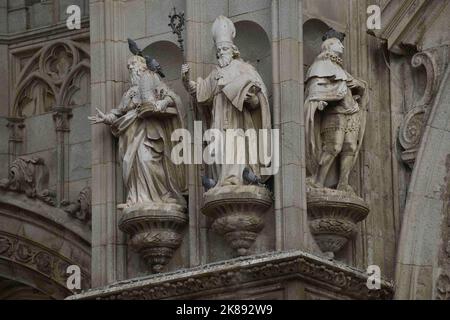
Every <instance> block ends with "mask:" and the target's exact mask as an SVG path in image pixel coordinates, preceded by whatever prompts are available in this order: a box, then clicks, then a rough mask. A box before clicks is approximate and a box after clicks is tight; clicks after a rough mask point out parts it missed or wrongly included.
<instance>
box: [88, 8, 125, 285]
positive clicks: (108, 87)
mask: <svg viewBox="0 0 450 320" xmlns="http://www.w3.org/2000/svg"><path fill="white" fill-rule="evenodd" d="M123 7H124V1H120V0H100V1H91V2H90V17H91V19H90V32H91V37H90V40H91V44H90V48H91V61H92V64H91V66H92V67H91V92H92V93H91V95H92V96H91V108H92V110H91V114H95V112H96V111H95V108H99V109H100V110H102V111H103V112H107V111H109V110H111V109H113V108H115V107H116V106H117V105H118V103H119V101H120V98H121V96H122V93H123V91H124V87H125V86H124V85H125V81H124V80H123V79H125V75H126V72H127V70H126V63H124V62H125V61H126V52H127V45H126V36H125V34H124V16H123ZM86 121H88V120H87V119H86ZM91 128H92V129H91V130H92V271H91V273H92V286H93V287H98V286H103V285H106V284H109V283H112V282H115V281H118V280H121V279H124V278H125V274H126V257H125V255H126V241H125V240H126V239H125V236H124V234H123V233H122V232H121V231H120V230H119V229H118V221H119V217H118V213H117V208H116V206H117V203H120V202H121V200H122V197H123V190H122V178H121V170H120V167H119V166H120V164H119V159H118V157H117V151H116V141H115V140H114V138H113V136H112V135H111V132H110V129H109V127H108V126H102V125H93V126H92V127H91Z"/></svg>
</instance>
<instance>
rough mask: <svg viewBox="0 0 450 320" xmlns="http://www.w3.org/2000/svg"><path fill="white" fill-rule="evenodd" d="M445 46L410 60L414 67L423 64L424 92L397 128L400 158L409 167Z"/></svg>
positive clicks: (444, 60)
mask: <svg viewBox="0 0 450 320" xmlns="http://www.w3.org/2000/svg"><path fill="white" fill-rule="evenodd" d="M447 52H448V48H447V47H445V46H444V47H438V48H434V49H430V50H426V51H422V52H418V53H416V54H415V55H414V56H413V57H412V60H411V65H412V66H413V67H414V68H418V67H420V66H423V67H424V68H425V71H426V85H425V89H424V93H423V95H422V97H421V98H420V99H418V100H417V101H416V102H415V103H414V105H413V106H412V108H410V110H409V111H408V113H407V114H406V115H405V118H404V120H403V122H402V123H401V125H400V130H399V137H398V138H399V142H400V145H401V147H402V149H403V151H402V152H401V158H402V160H403V161H404V162H405V163H406V164H407V165H408V166H409V167H410V168H413V167H414V161H415V159H416V154H417V151H418V149H419V146H420V141H421V138H422V134H423V129H424V128H425V125H426V122H427V120H428V115H429V113H430V111H431V110H430V109H431V105H432V103H433V97H435V96H436V93H437V90H438V88H439V84H440V81H441V73H442V70H443V68H444V67H445V65H446V64H447V63H448V61H447V59H448V58H447V54H448V53H447Z"/></svg>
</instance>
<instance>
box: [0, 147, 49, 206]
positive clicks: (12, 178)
mask: <svg viewBox="0 0 450 320" xmlns="http://www.w3.org/2000/svg"><path fill="white" fill-rule="evenodd" d="M48 178H49V176H48V168H47V166H46V165H45V162H44V159H42V158H40V157H35V156H32V157H27V156H22V157H19V158H17V159H16V160H14V162H13V163H12V165H11V167H10V168H9V175H8V178H7V179H2V180H1V181H0V189H6V190H11V191H15V192H20V193H25V194H26V195H27V196H28V197H30V198H37V199H40V200H42V201H44V202H46V203H47V204H50V205H54V204H55V201H54V198H55V194H54V192H52V191H50V190H49V189H48Z"/></svg>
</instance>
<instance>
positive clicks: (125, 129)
mask: <svg viewBox="0 0 450 320" xmlns="http://www.w3.org/2000/svg"><path fill="white" fill-rule="evenodd" d="M129 43H130V50H131V48H134V49H136V48H137V47H135V43H134V42H132V41H131V42H130V41H129ZM131 44H133V45H134V46H131ZM131 51H132V52H133V53H134V54H135V55H134V56H132V57H131V58H130V59H129V60H128V70H129V71H130V80H131V86H130V88H129V89H128V90H127V92H125V94H124V95H123V97H122V101H121V102H120V104H119V106H118V107H117V108H116V109H113V110H111V112H109V113H108V114H104V113H102V112H101V111H100V110H98V109H97V112H98V113H97V115H95V116H93V117H90V120H91V121H92V122H93V123H105V124H108V125H109V126H111V131H112V133H113V134H114V136H116V137H118V138H119V153H120V156H121V157H122V159H123V181H124V184H125V187H126V191H127V198H126V202H125V203H124V204H119V205H118V206H117V207H118V208H119V209H120V210H121V211H122V215H121V218H120V221H119V229H120V230H122V231H123V232H125V233H127V234H128V235H129V236H130V238H129V241H128V243H129V245H130V246H131V247H132V248H133V249H134V250H135V251H137V252H138V253H139V255H140V257H141V258H142V259H143V260H144V261H145V262H146V264H147V266H148V267H149V269H150V270H151V271H152V272H162V271H163V270H164V267H165V266H166V265H167V263H168V262H169V261H170V259H171V258H172V256H173V253H174V252H175V250H176V249H177V248H178V247H179V246H180V244H181V241H182V229H183V228H184V226H185V225H186V224H187V221H188V217H187V214H186V201H185V199H184V197H183V195H182V192H183V191H184V190H186V188H187V183H186V174H185V169H184V165H177V166H175V165H174V163H173V162H172V161H171V158H170V156H171V151H172V147H173V144H174V143H176V142H173V141H172V140H171V134H172V132H173V131H174V130H176V129H179V128H182V127H183V126H182V123H183V122H182V119H184V114H183V110H184V109H183V107H182V104H181V100H180V98H179V97H178V95H176V94H175V93H174V92H173V90H171V89H170V88H169V87H168V86H167V85H166V84H165V83H164V82H162V81H161V79H160V75H161V76H162V75H163V74H162V71H161V68H160V67H159V68H151V67H152V66H154V65H155V63H154V62H153V65H152V64H150V65H149V64H148V63H147V62H146V60H147V61H150V62H152V59H150V58H148V57H145V56H143V54H142V51H141V50H137V49H136V50H131ZM158 66H159V64H158Z"/></svg>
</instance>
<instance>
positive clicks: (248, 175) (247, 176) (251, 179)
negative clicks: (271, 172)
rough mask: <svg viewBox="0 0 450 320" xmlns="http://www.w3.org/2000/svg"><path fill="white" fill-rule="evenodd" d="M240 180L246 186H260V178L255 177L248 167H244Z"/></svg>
mask: <svg viewBox="0 0 450 320" xmlns="http://www.w3.org/2000/svg"><path fill="white" fill-rule="evenodd" d="M242 178H243V179H244V181H245V182H247V183H248V184H257V185H262V183H261V178H260V177H258V176H257V175H255V174H254V173H253V172H252V171H251V170H250V169H249V168H248V167H245V169H244V171H243V172H242Z"/></svg>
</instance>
